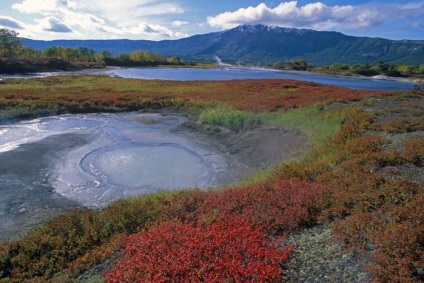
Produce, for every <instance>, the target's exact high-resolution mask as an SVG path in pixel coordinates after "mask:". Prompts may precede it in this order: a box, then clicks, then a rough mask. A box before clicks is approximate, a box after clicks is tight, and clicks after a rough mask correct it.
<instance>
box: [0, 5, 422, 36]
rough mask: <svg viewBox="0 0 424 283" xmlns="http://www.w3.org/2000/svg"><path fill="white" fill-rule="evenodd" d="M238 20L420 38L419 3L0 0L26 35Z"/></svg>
mask: <svg viewBox="0 0 424 283" xmlns="http://www.w3.org/2000/svg"><path fill="white" fill-rule="evenodd" d="M244 24H252V25H253V24H265V25H269V26H281V27H293V28H307V29H314V30H321V31H339V32H342V33H344V34H348V35H354V36H368V37H382V38H389V39H394V40H400V39H419V40H424V0H373V1H366V0H322V1H310V0H299V1H254V0H0V28H7V29H13V30H15V31H17V32H18V33H19V36H21V37H27V38H32V39H43V40H53V39H148V40H163V39H178V38H183V37H188V36H191V35H195V34H204V33H209V32H215V31H222V30H226V29H231V28H233V27H236V26H239V25H244Z"/></svg>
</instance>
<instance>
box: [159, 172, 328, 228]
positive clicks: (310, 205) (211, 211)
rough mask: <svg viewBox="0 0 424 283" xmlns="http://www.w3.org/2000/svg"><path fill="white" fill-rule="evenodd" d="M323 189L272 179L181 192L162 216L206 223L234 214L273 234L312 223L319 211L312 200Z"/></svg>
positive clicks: (166, 206)
mask: <svg viewBox="0 0 424 283" xmlns="http://www.w3.org/2000/svg"><path fill="white" fill-rule="evenodd" d="M324 190H325V187H324V186H321V185H318V184H314V183H308V182H303V181H291V182H289V181H284V180H276V181H274V182H268V183H265V184H259V185H252V186H245V187H240V188H233V189H226V190H222V191H210V192H207V193H206V192H201V191H183V192H181V193H179V194H176V195H175V196H173V197H171V198H170V199H169V202H168V204H167V205H165V207H164V215H167V216H168V218H169V219H177V220H180V221H194V220H200V221H203V222H206V223H208V222H211V221H214V220H215V219H217V218H222V217H224V218H233V217H236V216H238V217H242V218H243V219H246V220H249V221H250V222H252V223H255V224H256V225H260V226H262V227H264V229H266V231H267V232H271V233H276V232H281V231H284V230H294V229H297V228H299V227H301V226H304V225H310V224H311V223H313V221H314V215H316V214H317V211H318V210H319V208H318V207H317V206H316V201H317V199H318V198H319V197H320V196H321V195H322V193H323V192H324Z"/></svg>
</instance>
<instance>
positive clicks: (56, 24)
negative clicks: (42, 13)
mask: <svg viewBox="0 0 424 283" xmlns="http://www.w3.org/2000/svg"><path fill="white" fill-rule="evenodd" d="M36 21H37V23H38V25H37V27H38V28H40V29H41V30H43V31H50V32H58V33H72V32H73V31H72V29H71V28H70V27H69V26H67V25H66V24H65V23H64V22H62V21H61V20H60V19H58V18H55V17H46V18H44V19H40V20H36Z"/></svg>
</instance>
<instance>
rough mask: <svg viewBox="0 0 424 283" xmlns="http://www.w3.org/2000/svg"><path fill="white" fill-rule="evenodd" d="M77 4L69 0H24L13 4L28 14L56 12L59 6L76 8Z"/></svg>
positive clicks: (14, 7) (13, 6)
mask: <svg viewBox="0 0 424 283" xmlns="http://www.w3.org/2000/svg"><path fill="white" fill-rule="evenodd" d="M75 5H76V3H74V2H71V1H68V0H24V1H23V2H22V3H17V4H13V5H12V8H13V9H15V10H18V11H19V12H22V13H27V14H45V13H51V12H56V11H57V9H59V8H75Z"/></svg>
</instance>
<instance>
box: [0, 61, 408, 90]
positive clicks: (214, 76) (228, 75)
mask: <svg viewBox="0 0 424 283" xmlns="http://www.w3.org/2000/svg"><path fill="white" fill-rule="evenodd" d="M68 74H91V75H106V76H111V77H122V78H131V79H145V80H174V81H206V80H245V79H292V80H300V81H309V82H315V83H320V84H327V85H335V86H341V87H346V88H352V89H369V90H391V91H401V90H411V89H412V88H413V86H414V83H413V82H411V81H406V80H398V79H396V80H395V79H391V78H387V77H376V78H367V77H346V76H330V75H323V74H317V73H312V72H305V71H281V70H275V69H267V68H248V67H236V66H231V65H226V64H223V65H222V66H221V67H219V68H212V69H199V68H169V67H151V68H144V67H143V68H141V67H140V68H116V67H109V68H106V69H101V70H93V69H87V70H82V71H78V72H52V73H35V74H28V75H16V76H11V75H1V74H0V79H1V78H33V77H46V76H56V75H68Z"/></svg>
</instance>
